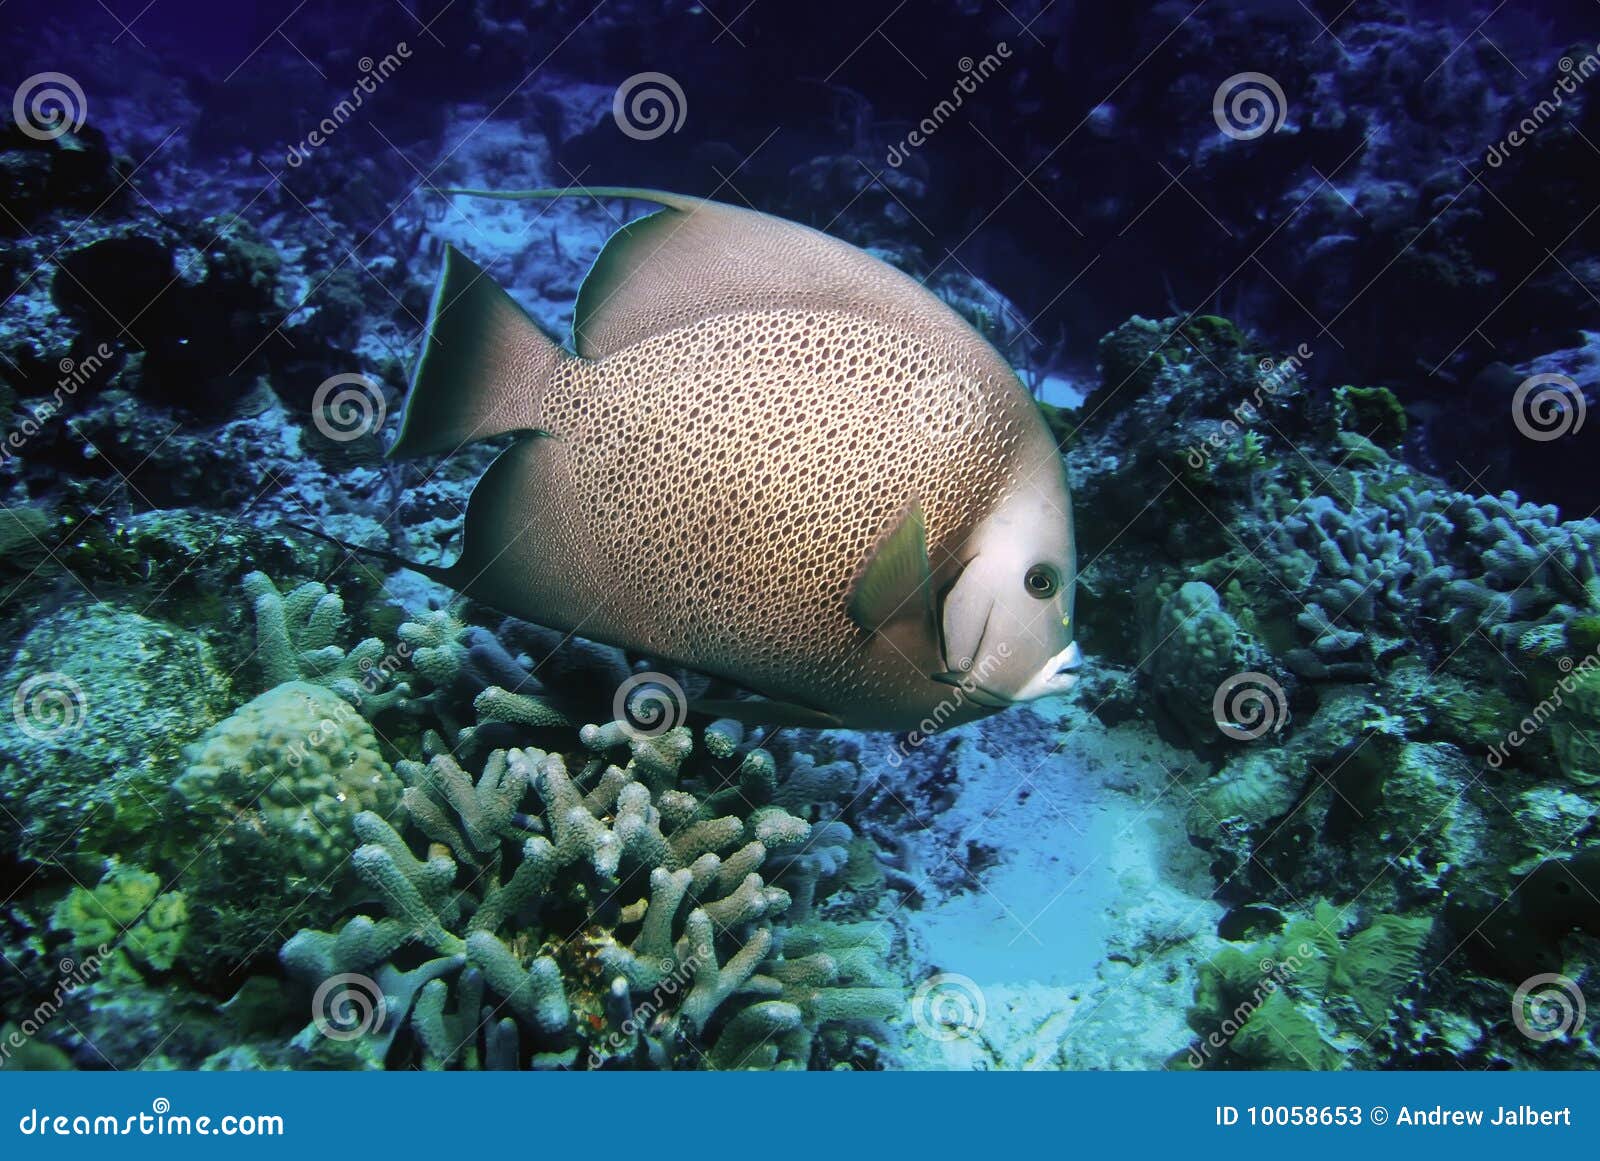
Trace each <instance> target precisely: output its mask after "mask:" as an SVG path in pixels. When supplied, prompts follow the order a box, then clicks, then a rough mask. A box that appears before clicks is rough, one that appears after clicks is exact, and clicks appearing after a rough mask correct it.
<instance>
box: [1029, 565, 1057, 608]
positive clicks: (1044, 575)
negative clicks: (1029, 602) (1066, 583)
mask: <svg viewBox="0 0 1600 1161" xmlns="http://www.w3.org/2000/svg"><path fill="white" fill-rule="evenodd" d="M1022 584H1023V587H1024V588H1026V589H1027V590H1028V595H1029V596H1030V597H1035V598H1037V599H1038V600H1041V601H1048V600H1049V599H1050V598H1051V597H1053V596H1055V595H1056V594H1057V593H1058V592H1060V591H1061V574H1060V573H1059V572H1057V571H1056V569H1055V568H1054V567H1053V566H1052V565H1048V564H1036V565H1034V566H1033V567H1032V568H1030V569H1029V570H1028V574H1027V575H1026V576H1025V577H1023V578H1022Z"/></svg>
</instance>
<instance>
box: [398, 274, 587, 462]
mask: <svg viewBox="0 0 1600 1161" xmlns="http://www.w3.org/2000/svg"><path fill="white" fill-rule="evenodd" d="M564 357H566V356H564V355H563V353H562V350H561V348H560V347H558V346H557V345H556V344H555V343H554V342H553V341H552V340H551V339H550V337H549V336H548V335H546V334H545V333H544V332H543V331H541V330H540V329H539V326H538V324H537V323H535V322H534V321H533V320H532V319H531V318H529V317H528V315H527V313H526V312H525V311H524V310H523V309H522V308H521V307H520V306H518V305H517V304H516V303H515V302H514V301H513V300H512V298H511V296H510V295H509V294H507V293H506V292H505V291H504V290H502V289H501V288H500V287H499V286H498V285H497V284H496V283H495V281H494V279H492V278H490V277H489V276H488V275H487V274H485V273H484V272H483V270H481V269H480V268H479V267H478V266H477V264H476V263H474V262H473V261H472V260H471V259H469V258H467V257H466V256H465V255H464V254H462V253H461V251H459V250H457V249H456V248H455V247H454V246H447V247H446V248H445V256H444V273H443V274H441V275H440V277H439V286H438V288H437V289H436V290H435V291H434V294H433V305H432V307H431V308H430V310H429V314H428V333H427V337H426V339H425V341H424V344H423V348H422V358H421V359H420V360H419V361H418V363H417V371H416V375H415V376H414V377H413V378H412V380H411V394H410V396H409V397H408V398H407V400H406V413H405V418H404V420H403V421H402V423H401V425H400V438H399V439H398V440H396V441H395V445H394V446H393V447H392V448H390V449H389V456H390V458H391V459H394V458H398V457H402V456H420V455H437V454H440V453H445V454H448V453H450V452H453V451H455V450H457V449H458V448H460V447H461V446H463V445H464V444H468V443H471V442H473V441H474V440H480V439H487V438H489V437H490V436H495V435H503V434H504V433H506V432H508V431H521V430H528V429H534V428H538V427H539V421H540V413H541V412H542V410H543V407H542V401H543V398H544V392H545V388H546V387H547V386H548V384H549V382H550V376H551V374H552V372H554V370H555V368H556V365H557V364H558V363H559V362H560V361H561V359H562V358H564Z"/></svg>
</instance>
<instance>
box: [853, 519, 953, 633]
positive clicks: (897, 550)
mask: <svg viewBox="0 0 1600 1161" xmlns="http://www.w3.org/2000/svg"><path fill="white" fill-rule="evenodd" d="M932 576H933V570H932V568H931V567H930V566H929V564H928V533H927V526H926V524H925V523H924V521H923V518H922V505H921V504H919V503H915V502H913V503H912V504H911V505H909V506H908V507H907V508H906V509H905V511H904V512H903V513H902V514H901V516H900V518H899V519H898V520H897V521H896V522H895V523H894V524H893V525H891V526H890V528H889V530H888V531H887V532H885V533H884V534H883V536H882V537H881V538H880V539H879V541H878V543H877V545H876V547H874V548H873V550H872V552H871V553H870V554H869V555H868V556H867V560H866V563H865V564H863V565H862V566H861V571H860V572H858V573H857V574H856V579H855V583H854V584H853V585H852V586H851V589H850V619H851V620H852V621H854V622H855V623H856V624H857V625H859V626H860V627H861V628H863V629H865V630H867V632H869V633H877V632H881V631H883V630H884V629H885V628H886V627H888V626H889V625H890V624H891V623H895V622H912V623H914V624H916V625H918V626H921V625H924V624H925V625H926V626H927V627H928V629H929V631H930V632H932V631H933V628H934V619H933V596H932V593H931V592H930V589H931V584H930V582H931V580H932Z"/></svg>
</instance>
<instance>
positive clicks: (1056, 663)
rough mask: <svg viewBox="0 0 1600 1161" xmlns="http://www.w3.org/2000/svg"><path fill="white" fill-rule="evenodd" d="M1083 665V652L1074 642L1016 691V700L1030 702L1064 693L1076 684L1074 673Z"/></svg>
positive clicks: (1076, 678)
mask: <svg viewBox="0 0 1600 1161" xmlns="http://www.w3.org/2000/svg"><path fill="white" fill-rule="evenodd" d="M1082 665H1083V651H1082V650H1081V649H1079V648H1078V643H1077V642H1076V641H1074V642H1073V643H1072V644H1070V645H1068V646H1067V647H1066V648H1065V649H1063V650H1062V651H1061V652H1060V653H1057V654H1056V655H1055V656H1054V657H1052V658H1050V660H1049V661H1047V662H1045V664H1044V666H1043V667H1042V668H1041V669H1040V670H1039V672H1038V673H1036V674H1035V675H1034V676H1033V678H1032V679H1031V680H1030V681H1029V682H1028V684H1027V685H1024V686H1023V687H1022V688H1021V689H1020V690H1018V691H1017V694H1016V700H1018V701H1032V700H1033V699H1034V698H1036V697H1045V696H1047V695H1049V694H1053V693H1066V692H1067V690H1069V689H1071V688H1072V687H1073V686H1074V685H1076V684H1077V683H1078V675H1077V673H1075V672H1074V671H1075V670H1076V669H1078V668H1079V667H1081V666H1082Z"/></svg>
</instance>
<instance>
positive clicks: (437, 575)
mask: <svg viewBox="0 0 1600 1161" xmlns="http://www.w3.org/2000/svg"><path fill="white" fill-rule="evenodd" d="M283 526H284V527H285V528H293V529H294V530H295V531H296V532H304V533H305V534H306V535H307V536H315V537H316V538H317V539H318V540H326V541H327V542H328V543H329V544H333V545H337V546H338V547H339V548H342V549H344V550H345V551H346V552H348V553H351V554H353V555H355V556H365V557H370V558H371V559H373V560H381V561H382V562H383V563H384V564H387V565H389V566H390V567H391V568H409V569H410V570H411V571H412V572H420V573H421V574H422V575H423V576H425V577H427V578H428V579H429V580H431V581H437V582H438V583H440V584H442V585H444V586H445V587H446V588H452V589H456V590H458V591H459V590H460V587H461V586H460V584H459V580H460V577H459V575H458V574H457V572H456V568H455V566H454V565H451V566H450V567H449V568H442V567H440V566H439V565H436V564H422V563H420V562H418V561H415V560H407V559H406V558H405V557H403V556H401V555H400V554H398V553H395V552H390V551H389V550H388V549H385V548H364V547H362V546H361V545H359V544H351V543H350V542H349V541H348V540H340V539H339V538H338V537H337V536H330V535H328V534H327V533H326V532H323V531H322V530H321V529H319V528H312V527H310V526H309V525H306V524H295V523H292V522H290V521H287V520H285V521H284V522H283Z"/></svg>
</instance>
